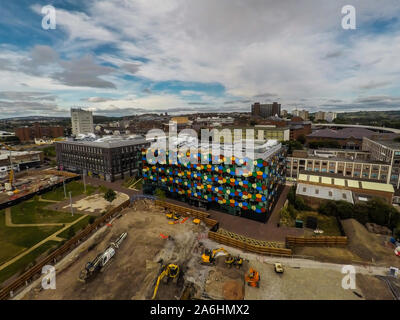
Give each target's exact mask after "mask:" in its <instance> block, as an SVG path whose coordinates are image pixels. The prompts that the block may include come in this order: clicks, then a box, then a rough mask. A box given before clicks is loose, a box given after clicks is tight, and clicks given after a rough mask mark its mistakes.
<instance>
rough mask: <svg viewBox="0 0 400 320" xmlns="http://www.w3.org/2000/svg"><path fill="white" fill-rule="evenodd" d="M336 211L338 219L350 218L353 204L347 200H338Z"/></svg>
mask: <svg viewBox="0 0 400 320" xmlns="http://www.w3.org/2000/svg"><path fill="white" fill-rule="evenodd" d="M336 208H337V213H338V214H339V217H340V219H350V218H352V217H353V210H354V208H353V205H352V204H351V203H349V202H347V201H343V200H339V201H337V202H336Z"/></svg>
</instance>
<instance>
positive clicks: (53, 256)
mask: <svg viewBox="0 0 400 320" xmlns="http://www.w3.org/2000/svg"><path fill="white" fill-rule="evenodd" d="M129 204H130V201H129V200H126V201H124V202H123V203H121V204H120V205H119V206H118V207H115V208H113V209H111V210H110V211H108V212H107V213H106V214H105V215H103V216H101V217H99V218H98V219H96V220H95V221H94V222H93V223H92V224H90V225H88V226H87V227H86V228H85V229H83V230H82V231H81V232H79V233H78V234H77V235H76V236H74V237H73V238H71V239H70V240H68V241H67V242H65V243H64V244H63V245H62V246H61V247H60V248H58V249H56V250H55V251H53V252H52V253H50V254H49V255H48V256H47V257H45V258H44V259H42V260H41V261H40V262H38V263H37V264H36V265H34V266H33V267H32V268H30V269H29V270H27V271H26V272H25V273H23V274H22V275H21V276H19V277H18V278H17V279H15V280H14V281H13V282H12V283H10V284H9V285H7V286H6V287H4V288H2V289H1V290H0V300H4V299H8V298H9V297H10V294H11V292H14V291H15V290H17V289H18V288H20V287H22V286H23V285H25V284H27V283H28V282H29V281H30V280H31V279H33V278H34V277H35V276H36V275H38V274H40V273H41V272H42V268H43V266H45V265H47V264H50V263H54V262H55V261H57V260H59V259H60V258H62V257H63V256H64V255H65V253H68V252H70V251H71V250H72V249H73V248H74V247H76V246H77V245H78V244H79V243H80V241H82V240H84V239H85V238H87V236H88V235H90V234H91V233H92V232H93V231H94V230H95V229H97V228H98V227H101V226H103V225H104V224H105V223H106V222H108V221H109V220H110V219H111V218H112V216H113V215H115V214H116V213H117V212H120V211H121V210H122V209H124V208H126V207H128V206H129Z"/></svg>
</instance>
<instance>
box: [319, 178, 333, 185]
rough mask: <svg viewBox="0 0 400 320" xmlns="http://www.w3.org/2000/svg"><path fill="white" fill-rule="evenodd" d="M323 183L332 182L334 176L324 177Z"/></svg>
mask: <svg viewBox="0 0 400 320" xmlns="http://www.w3.org/2000/svg"><path fill="white" fill-rule="evenodd" d="M321 182H322V183H323V184H332V178H328V177H322V181H321Z"/></svg>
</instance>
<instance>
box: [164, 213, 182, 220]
mask: <svg viewBox="0 0 400 320" xmlns="http://www.w3.org/2000/svg"><path fill="white" fill-rule="evenodd" d="M165 216H166V217H167V219H169V220H179V218H180V215H178V214H175V212H167V213H166V214H165Z"/></svg>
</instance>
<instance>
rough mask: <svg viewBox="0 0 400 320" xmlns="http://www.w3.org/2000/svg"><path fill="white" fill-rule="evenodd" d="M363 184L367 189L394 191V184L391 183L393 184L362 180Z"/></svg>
mask: <svg viewBox="0 0 400 320" xmlns="http://www.w3.org/2000/svg"><path fill="white" fill-rule="evenodd" d="M361 186H362V188H363V189H367V190H377V191H385V192H394V188H393V185H391V184H384V183H377V182H367V181H361Z"/></svg>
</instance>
